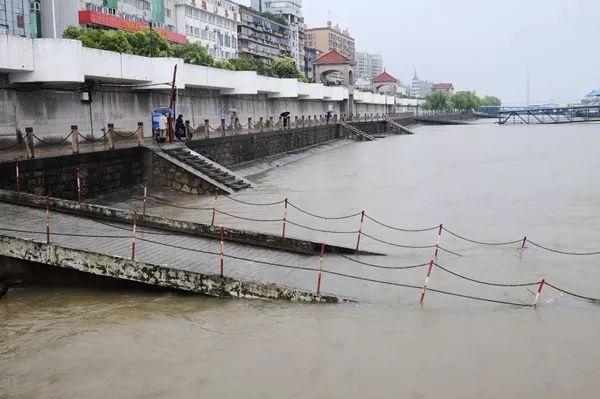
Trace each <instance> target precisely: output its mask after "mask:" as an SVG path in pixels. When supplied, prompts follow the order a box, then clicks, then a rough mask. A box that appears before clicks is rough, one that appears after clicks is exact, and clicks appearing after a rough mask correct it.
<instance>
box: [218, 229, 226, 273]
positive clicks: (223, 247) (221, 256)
mask: <svg viewBox="0 0 600 399" xmlns="http://www.w3.org/2000/svg"><path fill="white" fill-rule="evenodd" d="M219 238H220V239H221V251H220V253H219V255H220V258H221V277H223V269H224V268H225V231H224V229H223V227H221V232H220V234H219Z"/></svg>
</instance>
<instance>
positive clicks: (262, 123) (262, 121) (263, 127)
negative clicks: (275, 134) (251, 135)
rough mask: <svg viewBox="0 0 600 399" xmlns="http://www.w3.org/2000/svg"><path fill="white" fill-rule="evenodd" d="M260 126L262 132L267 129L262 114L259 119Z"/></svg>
mask: <svg viewBox="0 0 600 399" xmlns="http://www.w3.org/2000/svg"><path fill="white" fill-rule="evenodd" d="M258 128H259V130H260V132H261V133H262V132H264V131H265V121H264V119H263V117H262V116H261V117H260V118H259V119H258Z"/></svg>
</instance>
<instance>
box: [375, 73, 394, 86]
mask: <svg viewBox="0 0 600 399" xmlns="http://www.w3.org/2000/svg"><path fill="white" fill-rule="evenodd" d="M397 81H398V79H396V78H395V77H393V76H392V75H390V74H389V73H387V72H386V71H383V73H382V74H380V75H379V76H377V77H376V78H375V79H374V80H373V83H388V82H392V83H396V82H397Z"/></svg>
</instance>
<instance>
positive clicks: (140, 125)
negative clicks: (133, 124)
mask: <svg viewBox="0 0 600 399" xmlns="http://www.w3.org/2000/svg"><path fill="white" fill-rule="evenodd" d="M137 142H138V147H141V146H143V145H144V122H138V128H137Z"/></svg>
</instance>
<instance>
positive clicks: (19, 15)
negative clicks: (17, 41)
mask: <svg viewBox="0 0 600 399" xmlns="http://www.w3.org/2000/svg"><path fill="white" fill-rule="evenodd" d="M40 9H41V4H40V3H39V1H32V0H0V35H14V36H22V37H40V35H41V26H40V23H41V21H40Z"/></svg>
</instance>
